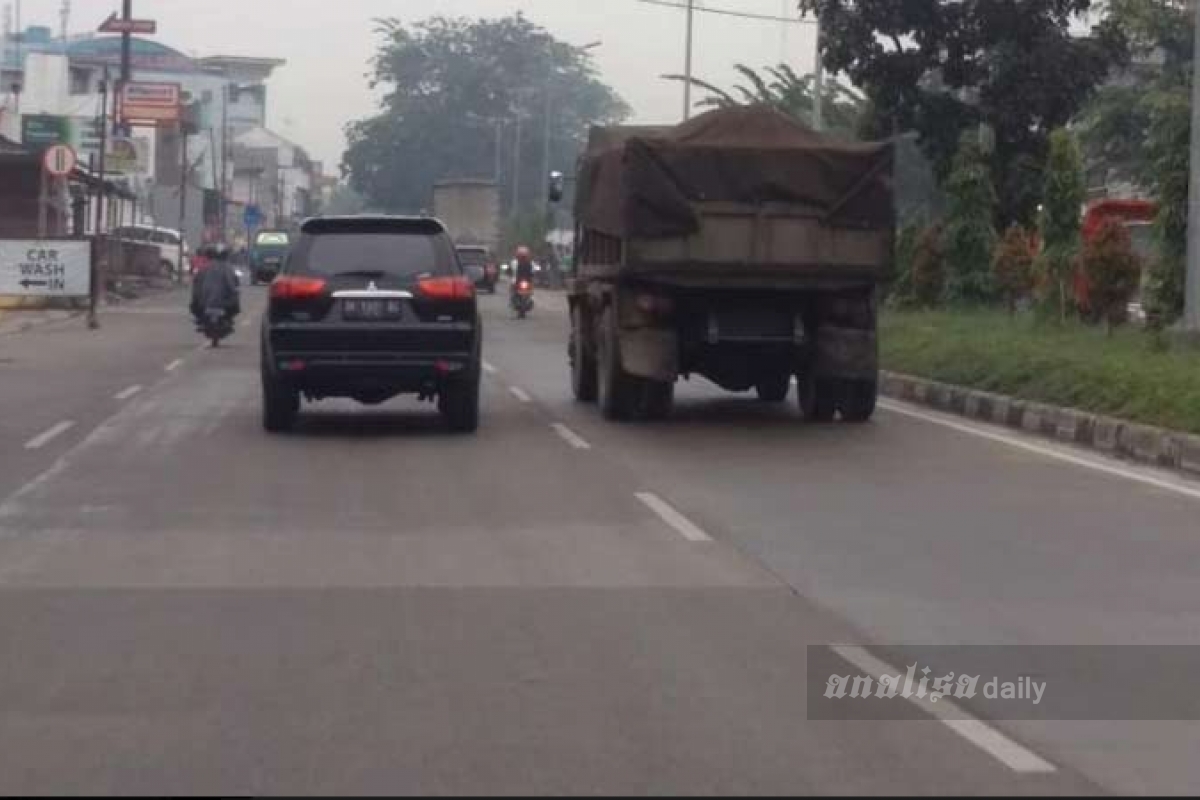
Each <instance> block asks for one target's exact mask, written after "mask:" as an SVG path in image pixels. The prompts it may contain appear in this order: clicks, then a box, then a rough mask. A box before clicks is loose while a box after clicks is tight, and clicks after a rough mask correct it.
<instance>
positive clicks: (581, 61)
mask: <svg viewBox="0 0 1200 800" xmlns="http://www.w3.org/2000/svg"><path fill="white" fill-rule="evenodd" d="M378 32H379V34H380V36H381V37H382V42H381V45H380V48H379V51H378V52H377V54H376V56H375V58H374V60H373V61H372V70H371V74H370V77H371V86H372V88H374V89H377V90H380V91H381V92H382V93H383V102H382V105H383V108H382V110H381V111H380V113H379V114H377V115H375V116H372V117H369V118H367V119H364V120H360V121H358V122H355V123H352V124H351V125H350V126H348V128H347V138H348V140H349V148H348V149H347V151H346V154H345V156H344V159H343V167H342V168H343V171H344V173H345V174H346V175H347V177H348V178H349V181H350V184H351V186H352V187H353V188H354V189H355V190H356V191H358V192H360V193H361V194H362V195H364V196H365V197H366V198H367V200H368V202H370V203H371V204H372V205H373V206H378V207H380V208H383V209H388V210H408V211H416V210H419V209H421V208H425V207H427V205H428V203H429V198H430V196H431V192H432V187H433V184H434V183H436V182H437V181H439V180H442V179H445V178H455V177H460V178H461V177H481V176H488V177H490V176H493V175H495V174H496V170H497V165H499V166H500V167H501V171H502V172H501V175H500V177H501V179H502V182H503V183H504V184H505V185H504V189H505V191H504V192H503V197H504V199H505V200H506V201H508V198H509V197H510V196H511V192H512V187H513V182H514V181H516V182H518V183H519V187H520V193H521V196H522V198H524V201H525V202H523V203H522V207H523V208H522V209H515V210H514V209H509V210H510V212H515V211H521V210H523V209H530V208H534V207H536V206H537V204H539V203H540V201H541V200H542V198H543V196H544V195H543V192H544V184H545V176H544V175H542V174H541V173H542V170H543V152H544V150H543V148H544V146H545V144H546V139H545V136H544V134H543V130H544V129H545V127H546V122H547V112H549V130H550V140H549V141H550V144H551V153H552V157H553V159H554V161H553V163H552V167H557V168H559V169H568V168H569V167H570V165H571V164H572V163H573V162H574V158H575V156H576V154H577V153H578V151H579V150H580V149H581V148H582V146H583V144H584V142H585V140H586V136H587V131H588V127H589V126H590V125H592V124H610V123H614V122H618V121H620V120H622V119H624V118H625V117H626V116H628V114H629V109H628V107H627V106H626V105H625V103H624V102H623V101H622V100H621V99H620V98H619V97H618V96H617V95H616V94H615V93H614V92H613V91H612V90H611V89H610V88H608V87H607V86H605V85H604V84H603V83H601V82H600V80H599V79H598V78H597V76H596V72H595V69H594V67H593V66H592V64H591V62H590V60H589V59H588V56H587V53H586V52H584V51H582V50H580V49H579V48H576V47H572V46H570V45H568V44H565V43H563V42H560V41H558V40H556V39H555V38H554V37H553V36H551V35H550V34H549V33H547V32H546V31H545V30H543V29H542V28H540V27H538V26H537V25H535V24H533V23H532V22H530V21H529V20H527V19H526V18H525V17H524V16H523V15H521V14H519V13H518V14H516V15H515V16H511V17H505V18H502V19H495V20H486V19H481V20H467V19H458V18H447V17H432V18H430V19H427V20H424V21H421V22H417V23H414V24H412V25H405V24H404V23H402V22H400V21H399V20H395V19H390V20H383V21H380V22H379V26H378ZM518 117H520V118H521V119H522V126H521V127H522V136H521V144H522V146H521V148H520V163H521V169H520V174H519V175H514V172H516V170H515V163H516V158H515V157H514V156H513V153H514V150H515V149H516V148H515V147H514V145H515V142H516V130H517V126H516V124H515V120H516V119H517V118H518ZM498 123H499V125H500V126H501V127H500V128H499V129H500V132H501V138H502V141H501V142H499V144H500V148H499V152H497V133H496V132H497V126H498Z"/></svg>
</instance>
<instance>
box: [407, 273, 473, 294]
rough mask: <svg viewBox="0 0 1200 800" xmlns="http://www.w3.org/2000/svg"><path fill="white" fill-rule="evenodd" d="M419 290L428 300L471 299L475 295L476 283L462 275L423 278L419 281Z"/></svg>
mask: <svg viewBox="0 0 1200 800" xmlns="http://www.w3.org/2000/svg"><path fill="white" fill-rule="evenodd" d="M417 291H418V292H419V293H420V295H421V296H422V297H424V298H426V299H428V300H470V299H471V298H473V297H474V296H475V285H474V284H473V283H471V280H470V279H469V278H465V277H463V276H461V275H455V276H453V277H447V278H423V279H421V280H419V281H417Z"/></svg>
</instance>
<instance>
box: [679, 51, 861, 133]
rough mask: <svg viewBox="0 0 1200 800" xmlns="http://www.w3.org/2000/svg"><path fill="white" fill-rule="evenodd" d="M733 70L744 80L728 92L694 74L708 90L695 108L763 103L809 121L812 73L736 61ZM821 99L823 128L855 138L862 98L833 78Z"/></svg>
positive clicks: (700, 86)
mask: <svg viewBox="0 0 1200 800" xmlns="http://www.w3.org/2000/svg"><path fill="white" fill-rule="evenodd" d="M734 69H736V70H737V72H738V73H739V74H740V75H741V76H742V77H743V78H744V79H745V83H742V84H738V85H736V86H734V87H733V89H732V90H731V91H726V90H725V89H722V88H721V87H719V86H715V85H713V84H711V83H709V82H708V81H704V80H701V79H699V78H696V77H692V78H691V84H692V86H695V87H696V88H698V89H702V90H703V91H705V92H707V93H708V96H707V97H703V98H701V99H700V100H698V101H697V102H696V107H697V108H729V107H730V106H742V105H756V104H766V105H769V106H772V107H774V108H777V109H779V110H780V111H782V112H783V113H785V114H788V115H790V116H792V117H795V118H796V119H798V120H800V121H802V122H805V123H807V124H809V125H812V124H813V112H814V102H813V101H814V98H815V97H816V87H815V83H816V82H815V80H814V78H813V76H812V75H797V74H796V72H795V70H793V69H792V68H791V67H790V66H788V65H787V64H780V65H778V66H775V67H767V68H766V69H765V70H764V72H765V75H763V74H760V73H759V71H758V70H755V69H753V68H752V67H748V66H746V65H745V64H737V65H736V66H735V67H734ZM663 77H664V78H665V79H667V80H671V81H679V82H681V83H682V82H687V81H688V78H687V77H685V76H683V75H664V76H663ZM824 100H825V103H824V109H823V114H824V118H825V129H826V130H827V131H828V132H830V133H833V134H836V135H840V136H846V137H856V136H857V132H858V127H859V121H860V119H861V117H862V115H863V113H864V112H865V111H866V108H867V100H866V98H865V97H864V96H863V95H861V94H859V93H858V92H856V91H854V90H853V89H850V88H848V87H846V86H844V85H842V84H841V83H838V82H837V81H827V82H826V84H825V91H824Z"/></svg>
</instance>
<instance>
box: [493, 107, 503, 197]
mask: <svg viewBox="0 0 1200 800" xmlns="http://www.w3.org/2000/svg"><path fill="white" fill-rule="evenodd" d="M495 125H496V187H497V188H499V187H500V175H501V173H502V172H503V171H504V153H503V152H502V151H503V148H504V120H503V119H500V118H499V117H497V118H496V119H495Z"/></svg>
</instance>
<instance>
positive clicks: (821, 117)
mask: <svg viewBox="0 0 1200 800" xmlns="http://www.w3.org/2000/svg"><path fill="white" fill-rule="evenodd" d="M821 32H822V28H821V17H820V16H818V17H817V55H816V63H815V64H814V66H813V128H815V129H816V130H818V131H821V130H824V129H825V56H824V55H823V54H822V53H821V41H822V40H821Z"/></svg>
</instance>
